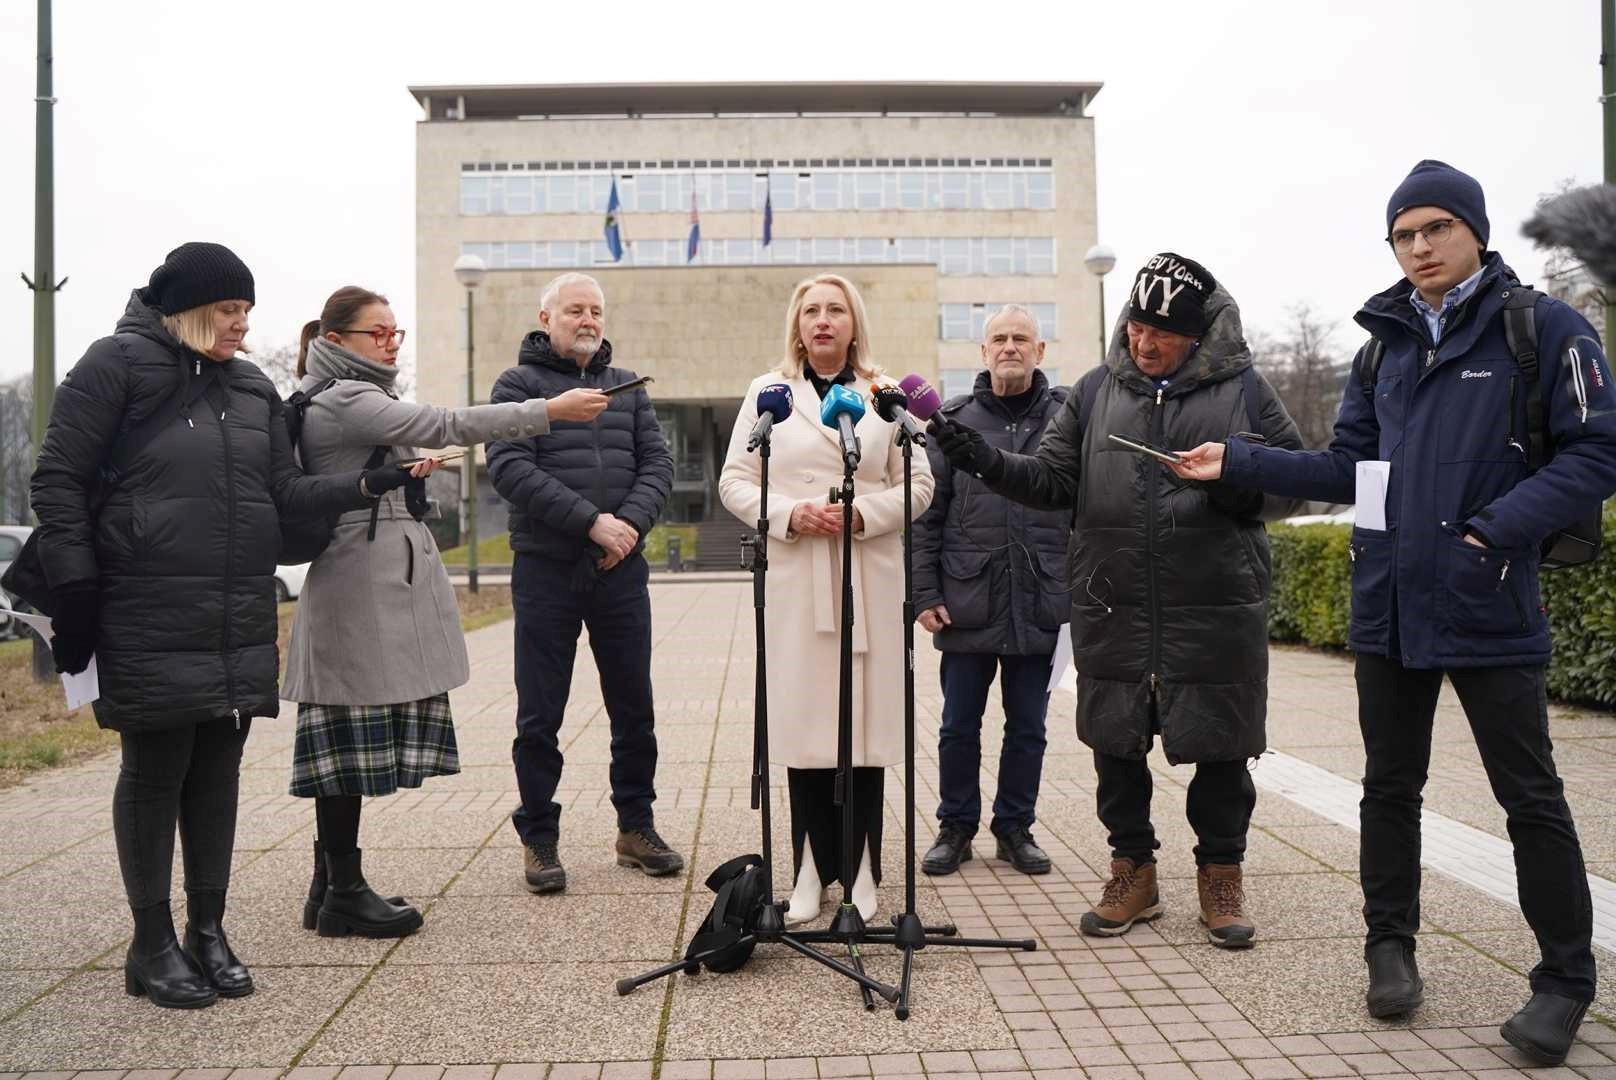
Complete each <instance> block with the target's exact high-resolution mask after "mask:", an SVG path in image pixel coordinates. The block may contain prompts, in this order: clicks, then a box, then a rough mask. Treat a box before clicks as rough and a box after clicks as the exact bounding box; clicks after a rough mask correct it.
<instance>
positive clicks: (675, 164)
mask: <svg viewBox="0 0 1616 1080" xmlns="http://www.w3.org/2000/svg"><path fill="white" fill-rule="evenodd" d="M1053 164H1054V162H1053V161H1051V160H1050V159H1049V158H1015V157H1012V158H973V157H926V158H918V157H908V158H905V157H894V158H884V157H882V158H730V159H728V160H722V159H719V158H713V159H712V160H708V159H706V158H687V159H684V160H680V161H673V160H663V161H656V160H645V161H639V160H618V161H464V162H461V163H460V171H461V172H463V173H478V172H496V173H502V172H622V171H624V170H625V169H628V170H633V171H635V172H638V171H639V170H641V169H664V170H669V171H671V170H673V169H682V170H685V171H687V172H688V171H689V170H691V169H904V168H908V169H937V168H943V169H955V168H959V169H969V168H971V167H972V166H975V167H977V168H984V169H985V168H994V169H1047V168H1050V167H1051V166H1052V165H1053Z"/></svg>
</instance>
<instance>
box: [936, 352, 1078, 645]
mask: <svg viewBox="0 0 1616 1080" xmlns="http://www.w3.org/2000/svg"><path fill="white" fill-rule="evenodd" d="M1032 390H1033V399H1032V404H1031V405H1030V406H1028V407H1027V411H1026V413H1024V414H1023V415H1022V416H1020V417H1015V416H1012V415H1011V414H1010V412H1009V410H1008V408H1007V407H1006V406H1005V404H1004V399H1003V398H1000V397H997V396H996V395H995V394H994V393H993V380H992V379H991V378H990V377H989V375H988V373H987V372H986V371H983V372H981V373H980V374H978V375H977V377H976V386H975V387H974V388H973V389H972V390H971V392H970V393H969V394H961V395H960V396H959V397H955V398H950V399H949V401H948V402H947V404H945V405H944V406H943V413H944V414H945V415H947V416H948V417H949V418H951V419H953V420H956V421H958V422H959V423H962V424H964V425H966V426H967V427H973V428H975V429H976V430H978V431H980V432H981V433H982V437H983V438H984V439H986V440H987V442H988V445H989V446H996V447H998V448H999V449H1001V450H1005V451H1008V452H1010V453H1014V454H1024V453H1028V452H1030V451H1032V450H1036V449H1037V448H1038V441H1039V439H1041V438H1042V437H1043V434H1044V429H1045V427H1046V426H1047V425H1048V424H1049V422H1050V421H1051V420H1053V419H1054V418H1055V415H1056V413H1058V412H1059V411H1060V408H1061V405H1062V404H1063V403H1064V402H1065V401H1066V394H1067V391H1066V388H1065V387H1059V386H1057V387H1051V386H1050V385H1049V381H1048V380H1047V379H1046V378H1044V373H1043V372H1042V371H1037V370H1035V371H1034V372H1033V385H1032ZM926 453H927V454H928V455H930V458H931V475H932V479H933V481H934V482H935V483H936V488H935V494H934V495H933V496H932V500H931V506H930V507H928V508H927V510H926V512H925V514H923V515H922V516H921V517H920V519H919V520H918V521H916V522H915V611H916V612H921V611H925V610H926V609H927V608H929V607H932V606H934V605H936V604H944V605H946V606H947V607H948V616H949V618H950V619H951V620H952V623H951V625H949V626H946V627H944V628H943V629H942V630H940V631H938V632H937V633H935V634H933V635H932V643H933V644H934V645H936V646H937V648H938V649H939V650H941V651H942V652H960V653H994V654H997V655H999V656H1048V655H1049V654H1051V653H1053V652H1054V651H1055V632H1056V631H1057V630H1058V629H1059V628H1060V626H1061V624H1062V623H1064V622H1065V621H1066V619H1067V616H1068V614H1069V612H1070V603H1071V599H1070V597H1068V596H1067V594H1066V543H1067V540H1068V539H1069V538H1070V537H1071V534H1072V514H1071V511H1070V510H1035V509H1033V508H1031V507H1028V506H1023V505H1021V504H1020V503H1017V502H1013V501H1011V500H1010V499H1007V498H1005V497H1004V496H1003V495H998V494H995V493H994V492H992V491H990V490H988V488H987V487H985V486H984V485H983V483H982V481H980V480H978V479H977V478H976V477H974V476H972V475H971V474H970V473H969V472H966V471H964V470H961V469H955V468H952V467H951V466H950V465H949V464H948V459H947V458H945V457H944V456H943V452H942V450H941V448H939V447H938V445H937V443H936V442H935V441H933V442H932V443H931V444H930V445H929V446H928V447H927V448H926Z"/></svg>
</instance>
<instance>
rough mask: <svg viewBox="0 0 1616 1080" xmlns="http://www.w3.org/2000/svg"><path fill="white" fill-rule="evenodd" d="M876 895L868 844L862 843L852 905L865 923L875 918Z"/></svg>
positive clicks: (854, 881)
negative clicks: (862, 848)
mask: <svg viewBox="0 0 1616 1080" xmlns="http://www.w3.org/2000/svg"><path fill="white" fill-rule="evenodd" d="M877 900H878V897H877V896H876V893H875V873H874V872H873V871H872V870H871V869H870V845H869V843H868V842H866V843H865V845H864V856H863V858H861V859H860V860H859V869H858V877H856V878H854V879H853V906H854V907H856V908H858V910H859V915H861V916H863V918H864V923H865V925H866V926H867V925H869V922H870V920H871V919H873V918H875V908H876V902H877Z"/></svg>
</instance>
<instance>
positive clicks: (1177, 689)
mask: <svg viewBox="0 0 1616 1080" xmlns="http://www.w3.org/2000/svg"><path fill="white" fill-rule="evenodd" d="M1206 310H1207V317H1208V320H1209V322H1210V326H1209V329H1208V330H1207V332H1206V333H1205V334H1204V335H1203V336H1202V338H1201V344H1200V346H1199V348H1197V349H1196V350H1195V351H1194V352H1193V353H1191V354H1190V357H1189V359H1188V360H1186V361H1185V362H1184V366H1183V367H1181V368H1180V369H1179V370H1178V371H1177V372H1175V373H1174V375H1173V376H1172V379H1171V380H1170V382H1169V384H1168V385H1167V386H1166V387H1161V386H1159V385H1158V384H1157V382H1156V381H1155V380H1152V379H1150V378H1147V377H1146V376H1145V375H1144V374H1143V373H1142V372H1141V371H1140V370H1139V369H1138V368H1137V367H1135V366H1134V362H1133V358H1132V357H1131V356H1130V355H1129V353H1128V333H1127V320H1126V318H1125V317H1124V318H1123V319H1121V320H1119V321H1118V322H1117V326H1116V329H1115V331H1114V332H1113V335H1112V338H1111V347H1110V350H1109V351H1108V352H1107V354H1106V358H1105V364H1104V365H1103V366H1101V367H1100V368H1097V369H1095V370H1094V371H1091V372H1089V373H1088V374H1086V375H1084V376H1083V378H1082V379H1081V380H1080V381H1079V382H1078V384H1077V385H1076V386H1075V387H1073V389H1072V393H1071V396H1070V397H1068V398H1067V399H1066V404H1065V406H1064V407H1063V408H1062V409H1061V411H1060V413H1059V414H1058V415H1057V416H1056V417H1055V420H1054V422H1053V423H1052V424H1051V425H1050V428H1049V431H1048V432H1047V433H1046V434H1045V436H1044V441H1043V444H1042V445H1041V446H1040V447H1039V448H1038V453H1037V454H1036V455H1035V456H1022V455H1015V454H1007V455H1005V457H1004V463H1005V472H1004V475H1003V477H1002V479H1001V482H1000V483H999V484H996V485H995V486H996V487H997V488H998V490H1000V491H1002V492H1004V493H1005V494H1007V495H1009V496H1010V497H1011V498H1014V499H1018V500H1020V501H1023V502H1027V503H1029V504H1031V505H1036V506H1044V507H1050V508H1056V507H1073V508H1074V510H1075V512H1074V515H1073V534H1072V545H1071V554H1070V558H1069V559H1068V566H1067V575H1068V579H1069V582H1070V586H1071V589H1072V593H1071V601H1072V607H1071V610H1072V651H1073V655H1074V657H1075V660H1076V664H1077V671H1078V683H1077V734H1078V738H1080V739H1082V740H1083V742H1084V743H1086V744H1087V745H1089V746H1090V747H1092V748H1094V749H1095V750H1098V751H1100V752H1101V753H1105V754H1110V755H1113V756H1116V757H1131V758H1138V757H1142V756H1143V755H1144V754H1145V753H1146V752H1147V751H1148V749H1149V747H1150V741H1151V737H1152V734H1153V725H1152V714H1153V713H1154V716H1155V721H1156V722H1155V725H1154V730H1158V731H1159V732H1160V733H1161V739H1162V749H1163V751H1164V752H1165V753H1166V755H1167V760H1168V761H1170V762H1173V763H1175V764H1176V763H1178V762H1186V761H1235V760H1239V759H1241V758H1248V757H1255V756H1256V755H1258V754H1260V753H1262V751H1263V750H1264V748H1265V747H1266V744H1267V737H1266V721H1267V715H1268V586H1269V560H1268V534H1267V533H1266V532H1265V531H1264V529H1263V524H1262V523H1263V522H1264V521H1267V520H1273V519H1275V518H1280V517H1284V516H1286V515H1288V514H1290V513H1293V512H1294V510H1295V508H1296V506H1297V503H1296V502H1295V501H1293V500H1290V499H1284V498H1279V497H1277V496H1267V495H1263V494H1261V493H1259V492H1251V491H1243V490H1240V489H1237V488H1233V487H1229V486H1227V485H1225V484H1221V483H1212V484H1202V483H1194V482H1189V481H1184V480H1180V479H1178V478H1177V477H1176V476H1174V475H1173V473H1172V471H1171V470H1169V469H1168V468H1167V466H1165V465H1162V464H1160V463H1159V462H1157V461H1156V460H1155V459H1153V458H1149V457H1146V456H1145V455H1143V454H1137V453H1134V452H1132V451H1129V450H1125V449H1123V448H1122V447H1120V446H1118V445H1117V444H1115V443H1112V442H1110V441H1108V440H1107V438H1106V436H1107V435H1113V434H1115V435H1127V436H1131V437H1133V438H1134V439H1140V440H1144V441H1147V442H1151V443H1155V444H1156V445H1158V446H1171V447H1177V448H1188V447H1194V446H1199V445H1200V444H1201V443H1203V442H1209V441H1222V440H1224V439H1226V438H1228V437H1229V436H1230V435H1232V434H1235V433H1236V432H1240V431H1245V430H1248V429H1249V427H1250V426H1251V421H1250V419H1249V414H1248V412H1247V409H1246V404H1245V399H1244V396H1243V390H1242V383H1243V381H1244V380H1243V379H1242V378H1241V377H1240V376H1241V372H1242V371H1243V370H1244V369H1246V368H1248V367H1250V366H1251V352H1250V350H1249V349H1247V347H1246V343H1245V338H1244V335H1243V332H1242V330H1241V327H1240V312H1239V309H1238V308H1237V307H1236V306H1235V303H1234V300H1233V298H1231V297H1230V296H1229V294H1228V293H1227V292H1226V291H1224V289H1223V288H1222V287H1219V288H1218V289H1216V290H1215V291H1214V292H1213V294H1212V296H1211V298H1210V299H1209V300H1208V301H1207V309H1206ZM1091 381H1092V384H1091V385H1085V384H1090V383H1091ZM1256 386H1257V391H1258V394H1259V397H1260V399H1261V400H1259V401H1258V403H1257V407H1258V415H1259V417H1260V419H1261V427H1262V431H1261V434H1262V435H1263V436H1264V437H1265V438H1266V439H1267V442H1268V445H1270V446H1282V447H1286V448H1288V449H1297V448H1300V447H1301V445H1302V440H1301V438H1300V436H1299V435H1298V434H1297V431H1296V425H1295V424H1294V423H1292V422H1291V418H1290V416H1289V415H1288V414H1287V413H1286V412H1285V407H1284V405H1283V404H1281V402H1280V400H1279V398H1278V396H1277V395H1276V394H1275V393H1274V390H1273V388H1272V387H1271V386H1269V385H1268V382H1267V380H1265V379H1262V378H1261V377H1259V378H1258V379H1257V381H1256ZM1085 391H1092V392H1093V394H1094V406H1093V411H1092V414H1091V415H1090V418H1089V423H1088V426H1087V429H1086V430H1085V429H1084V427H1083V425H1082V423H1081V420H1080V412H1081V409H1080V404H1079V403H1080V402H1081V401H1082V399H1083V397H1084V394H1085ZM1153 705H1154V709H1153V708H1152V706H1153Z"/></svg>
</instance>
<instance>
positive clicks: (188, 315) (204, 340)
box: [163, 300, 252, 356]
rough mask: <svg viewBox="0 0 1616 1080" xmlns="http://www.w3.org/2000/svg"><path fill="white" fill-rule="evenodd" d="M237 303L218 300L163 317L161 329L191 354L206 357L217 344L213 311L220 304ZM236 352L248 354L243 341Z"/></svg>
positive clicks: (248, 350)
mask: <svg viewBox="0 0 1616 1080" xmlns="http://www.w3.org/2000/svg"><path fill="white" fill-rule="evenodd" d="M233 303H238V301H235V300H219V301H217V302H215V303H212V304H201V305H199V306H197V307H194V308H187V309H185V310H184V311H182V312H180V313H179V314H177V315H164V316H163V329H164V330H167V331H168V332H169V333H170V334H173V335H174V340H175V341H178V342H179V343H180V344H181V345H184V346H185V347H186V348H187V349H190V350H192V351H193V352H199V353H201V354H202V355H204V356H206V355H207V354H208V353H210V352H212V351H213V346H214V345H216V344H218V337H219V335H218V334H217V333H215V331H214V329H213V309H214V308H216V307H218V306H219V305H220V304H233ZM236 351H237V352H243V353H250V352H252V350H251V349H249V348H247V343H246V342H245V341H243V342H242V343H241V345H240V347H239V348H238V349H237V350H236Z"/></svg>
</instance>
